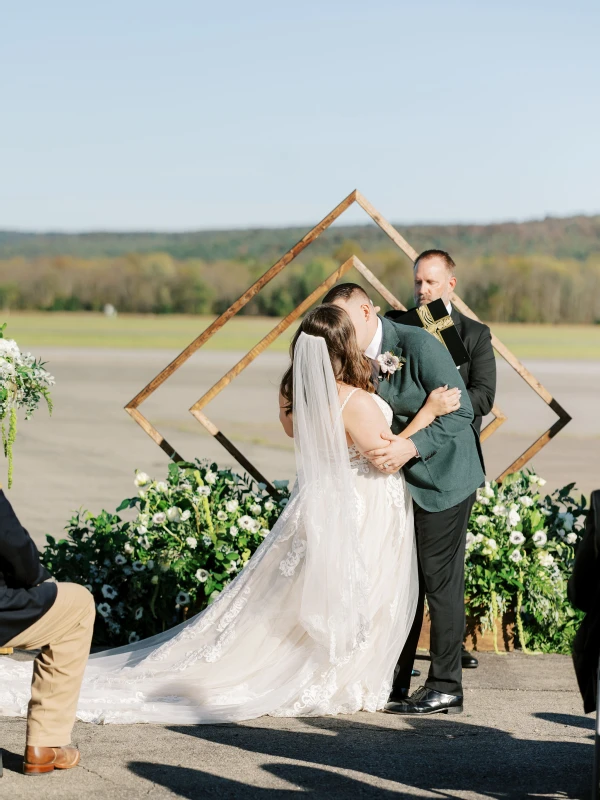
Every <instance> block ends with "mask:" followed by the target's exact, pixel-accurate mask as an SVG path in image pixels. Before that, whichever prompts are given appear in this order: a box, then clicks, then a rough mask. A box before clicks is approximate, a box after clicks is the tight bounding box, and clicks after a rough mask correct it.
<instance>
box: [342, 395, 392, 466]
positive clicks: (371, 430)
mask: <svg viewBox="0 0 600 800" xmlns="http://www.w3.org/2000/svg"><path fill="white" fill-rule="evenodd" d="M342 418H343V420H344V427H345V428H346V433H347V434H348V435H349V436H350V438H351V439H352V441H353V442H354V444H355V445H356V447H357V449H358V450H359V452H361V453H366V452H368V451H369V450H374V449H375V448H377V447H381V446H382V444H383V443H384V442H386V443H387V439H383V438H382V436H381V434H382V433H387V434H390V435H391V431H390V427H389V425H388V424H387V422H386V420H385V417H384V416H383V412H382V410H381V409H380V408H379V406H378V405H377V403H376V402H375V400H373V398H372V397H369V394H368V392H365V391H364V390H362V389H361V390H360V391H358V392H355V393H354V394H353V395H352V397H351V398H350V400H348V402H347V403H346V407H345V408H344V411H343V412H342Z"/></svg>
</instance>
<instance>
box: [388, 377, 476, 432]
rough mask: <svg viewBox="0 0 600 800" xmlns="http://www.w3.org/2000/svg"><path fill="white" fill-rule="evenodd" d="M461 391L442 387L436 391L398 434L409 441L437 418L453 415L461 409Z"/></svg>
mask: <svg viewBox="0 0 600 800" xmlns="http://www.w3.org/2000/svg"><path fill="white" fill-rule="evenodd" d="M460 394H461V393H460V389H448V387H447V386H440V388H439V389H434V390H433V392H431V393H430V395H429V397H428V398H427V400H426V402H425V405H424V406H423V408H422V409H421V410H420V411H419V412H418V413H417V414H416V415H415V416H414V417H413V418H412V420H411V421H410V422H409V424H408V425H407V426H406V428H404V430H403V431H402V432H401V433H399V434H398V436H400V438H402V439H409V438H410V437H411V436H413V435H414V434H415V433H416V432H417V431H420V430H423V428H426V427H427V426H428V425H431V423H432V422H433V420H434V419H435V418H436V417H443V416H444V415H445V414H451V413H452V412H453V411H456V409H457V408H459V407H460Z"/></svg>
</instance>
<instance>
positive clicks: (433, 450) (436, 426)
mask: <svg viewBox="0 0 600 800" xmlns="http://www.w3.org/2000/svg"><path fill="white" fill-rule="evenodd" d="M380 319H381V322H382V324H383V342H382V350H381V351H382V353H386V352H388V351H392V352H393V353H394V355H397V356H402V358H403V359H406V361H405V363H404V364H403V365H402V368H401V369H399V370H397V371H396V372H395V373H394V374H393V375H392V376H391V377H390V380H389V381H388V380H387V379H386V378H382V379H381V380H380V381H379V386H378V389H377V393H378V394H379V395H380V396H381V397H382V398H383V399H384V400H385V401H386V402H387V403H389V405H390V406H391V407H392V411H393V412H394V419H393V422H392V431H393V432H394V433H396V434H397V433H400V432H401V431H403V430H404V428H405V427H406V426H407V425H408V423H409V422H410V421H411V420H412V419H413V417H414V416H415V414H416V413H417V412H418V411H419V410H420V409H421V408H422V406H423V404H424V403H425V401H426V400H427V396H428V395H429V393H430V392H431V391H433V389H437V388H439V387H440V386H444V385H445V384H448V386H449V387H450V388H453V387H456V386H457V387H458V388H460V389H462V397H461V405H460V408H459V410H458V411H454V412H452V414H446V415H445V416H443V417H437V418H436V419H435V420H434V422H432V424H431V425H429V426H428V427H427V428H424V429H423V430H420V431H418V433H416V434H415V435H414V436H411V440H412V441H413V442H414V444H415V447H416V448H417V450H418V451H419V456H420V458H417V459H412V460H411V461H409V462H408V463H407V464H406V465H405V466H404V468H403V471H404V477H405V478H406V482H407V484H408V487H409V489H410V493H411V495H412V497H413V499H414V500H415V501H416V502H417V503H418V504H419V505H420V506H421V508H424V509H425V510H426V511H444V510H445V509H447V508H450V507H451V506H454V505H456V504H457V503H460V502H461V501H462V500H464V499H465V498H467V497H468V496H469V495H470V494H472V493H473V492H474V491H475V490H476V489H477V488H478V487H479V486H481V484H482V483H483V481H484V480H485V475H484V472H483V468H482V464H483V458H482V455H481V446H480V444H479V437H478V436H477V433H476V431H475V429H474V427H473V425H472V422H473V408H472V406H471V401H470V400H469V395H468V393H467V390H466V389H465V385H464V383H463V380H462V378H461V377H460V373H459V371H458V370H457V369H456V366H455V364H454V361H453V360H452V357H451V355H450V353H449V352H448V351H447V350H446V348H445V347H444V345H443V344H441V343H440V342H439V341H438V340H437V339H436V338H435V337H434V336H432V335H431V334H430V333H427V332H426V331H424V330H423V329H422V328H414V327H412V326H410V325H400V324H399V323H397V322H392V320H389V319H385V318H383V317H381V318H380Z"/></svg>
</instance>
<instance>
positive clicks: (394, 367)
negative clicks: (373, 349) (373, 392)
mask: <svg viewBox="0 0 600 800" xmlns="http://www.w3.org/2000/svg"><path fill="white" fill-rule="evenodd" d="M377 363H378V364H379V366H380V368H381V371H382V372H383V374H384V375H385V377H386V380H388V381H389V379H390V377H391V376H392V375H393V374H394V372H397V371H398V370H399V369H402V367H403V366H404V365H405V364H406V359H405V358H403V357H402V356H397V355H396V354H395V353H394V351H393V350H388V351H387V352H386V353H382V354H381V355H380V356H377Z"/></svg>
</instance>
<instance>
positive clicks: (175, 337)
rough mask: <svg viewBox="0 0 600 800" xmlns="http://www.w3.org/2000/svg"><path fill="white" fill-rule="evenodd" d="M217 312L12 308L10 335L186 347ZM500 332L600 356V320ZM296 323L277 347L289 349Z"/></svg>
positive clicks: (235, 340)
mask: <svg viewBox="0 0 600 800" xmlns="http://www.w3.org/2000/svg"><path fill="white" fill-rule="evenodd" d="M213 319H214V318H213V317H192V316H181V315H169V316H167V315H165V316H153V315H134V314H132V315H120V316H118V317H114V318H109V317H105V316H103V315H102V314H78V313H71V314H69V313H29V312H21V313H16V312H12V313H10V314H6V315H5V316H4V317H2V321H4V322H7V323H8V325H7V328H6V331H5V335H6V336H7V337H10V338H12V339H16V340H17V341H18V342H19V343H21V344H22V345H23V346H25V347H29V348H31V349H34V348H36V347H38V348H39V347H102V348H118V349H134V350H135V349H157V348H167V349H170V350H182V349H183V348H184V347H186V346H187V345H188V344H189V343H190V342H191V341H192V340H193V339H194V338H195V337H196V336H198V335H199V334H200V333H202V331H203V330H204V329H205V328H206V327H207V325H209V324H210V323H211V322H212V320H213ZM277 322H278V320H277V319H275V318H267V317H235V318H234V319H232V320H231V321H230V322H229V323H228V324H227V325H226V326H225V328H224V329H222V330H221V331H219V333H217V334H216V335H215V336H214V337H213V338H212V339H211V340H210V341H209V342H208V343H207V344H206V345H205V346H206V347H208V348H210V349H213V350H242V351H245V350H249V349H250V348H251V347H253V346H254V345H255V344H256V343H257V342H258V341H259V340H260V339H261V338H262V337H263V336H265V335H266V334H267V333H268V332H269V331H270V330H271V329H272V328H273V327H274V326H275V325H276V324H277ZM493 329H494V332H495V334H496V335H497V336H498V338H499V339H500V340H501V341H503V342H504V344H506V345H507V346H508V347H509V348H510V349H511V350H513V352H514V353H515V354H516V355H517V356H519V357H520V358H553V359H583V360H595V359H600V325H579V326H578V325H519V324H497V325H494V326H493ZM294 330H295V326H293V327H292V328H291V329H289V330H288V331H287V332H286V333H285V334H283V335H282V336H281V337H280V338H279V339H278V340H277V341H276V342H275V343H274V344H273V345H272V346H271V347H272V348H273V349H274V350H278V351H285V350H287V348H288V345H289V341H290V337H291V335H292V334H293V332H294Z"/></svg>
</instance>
